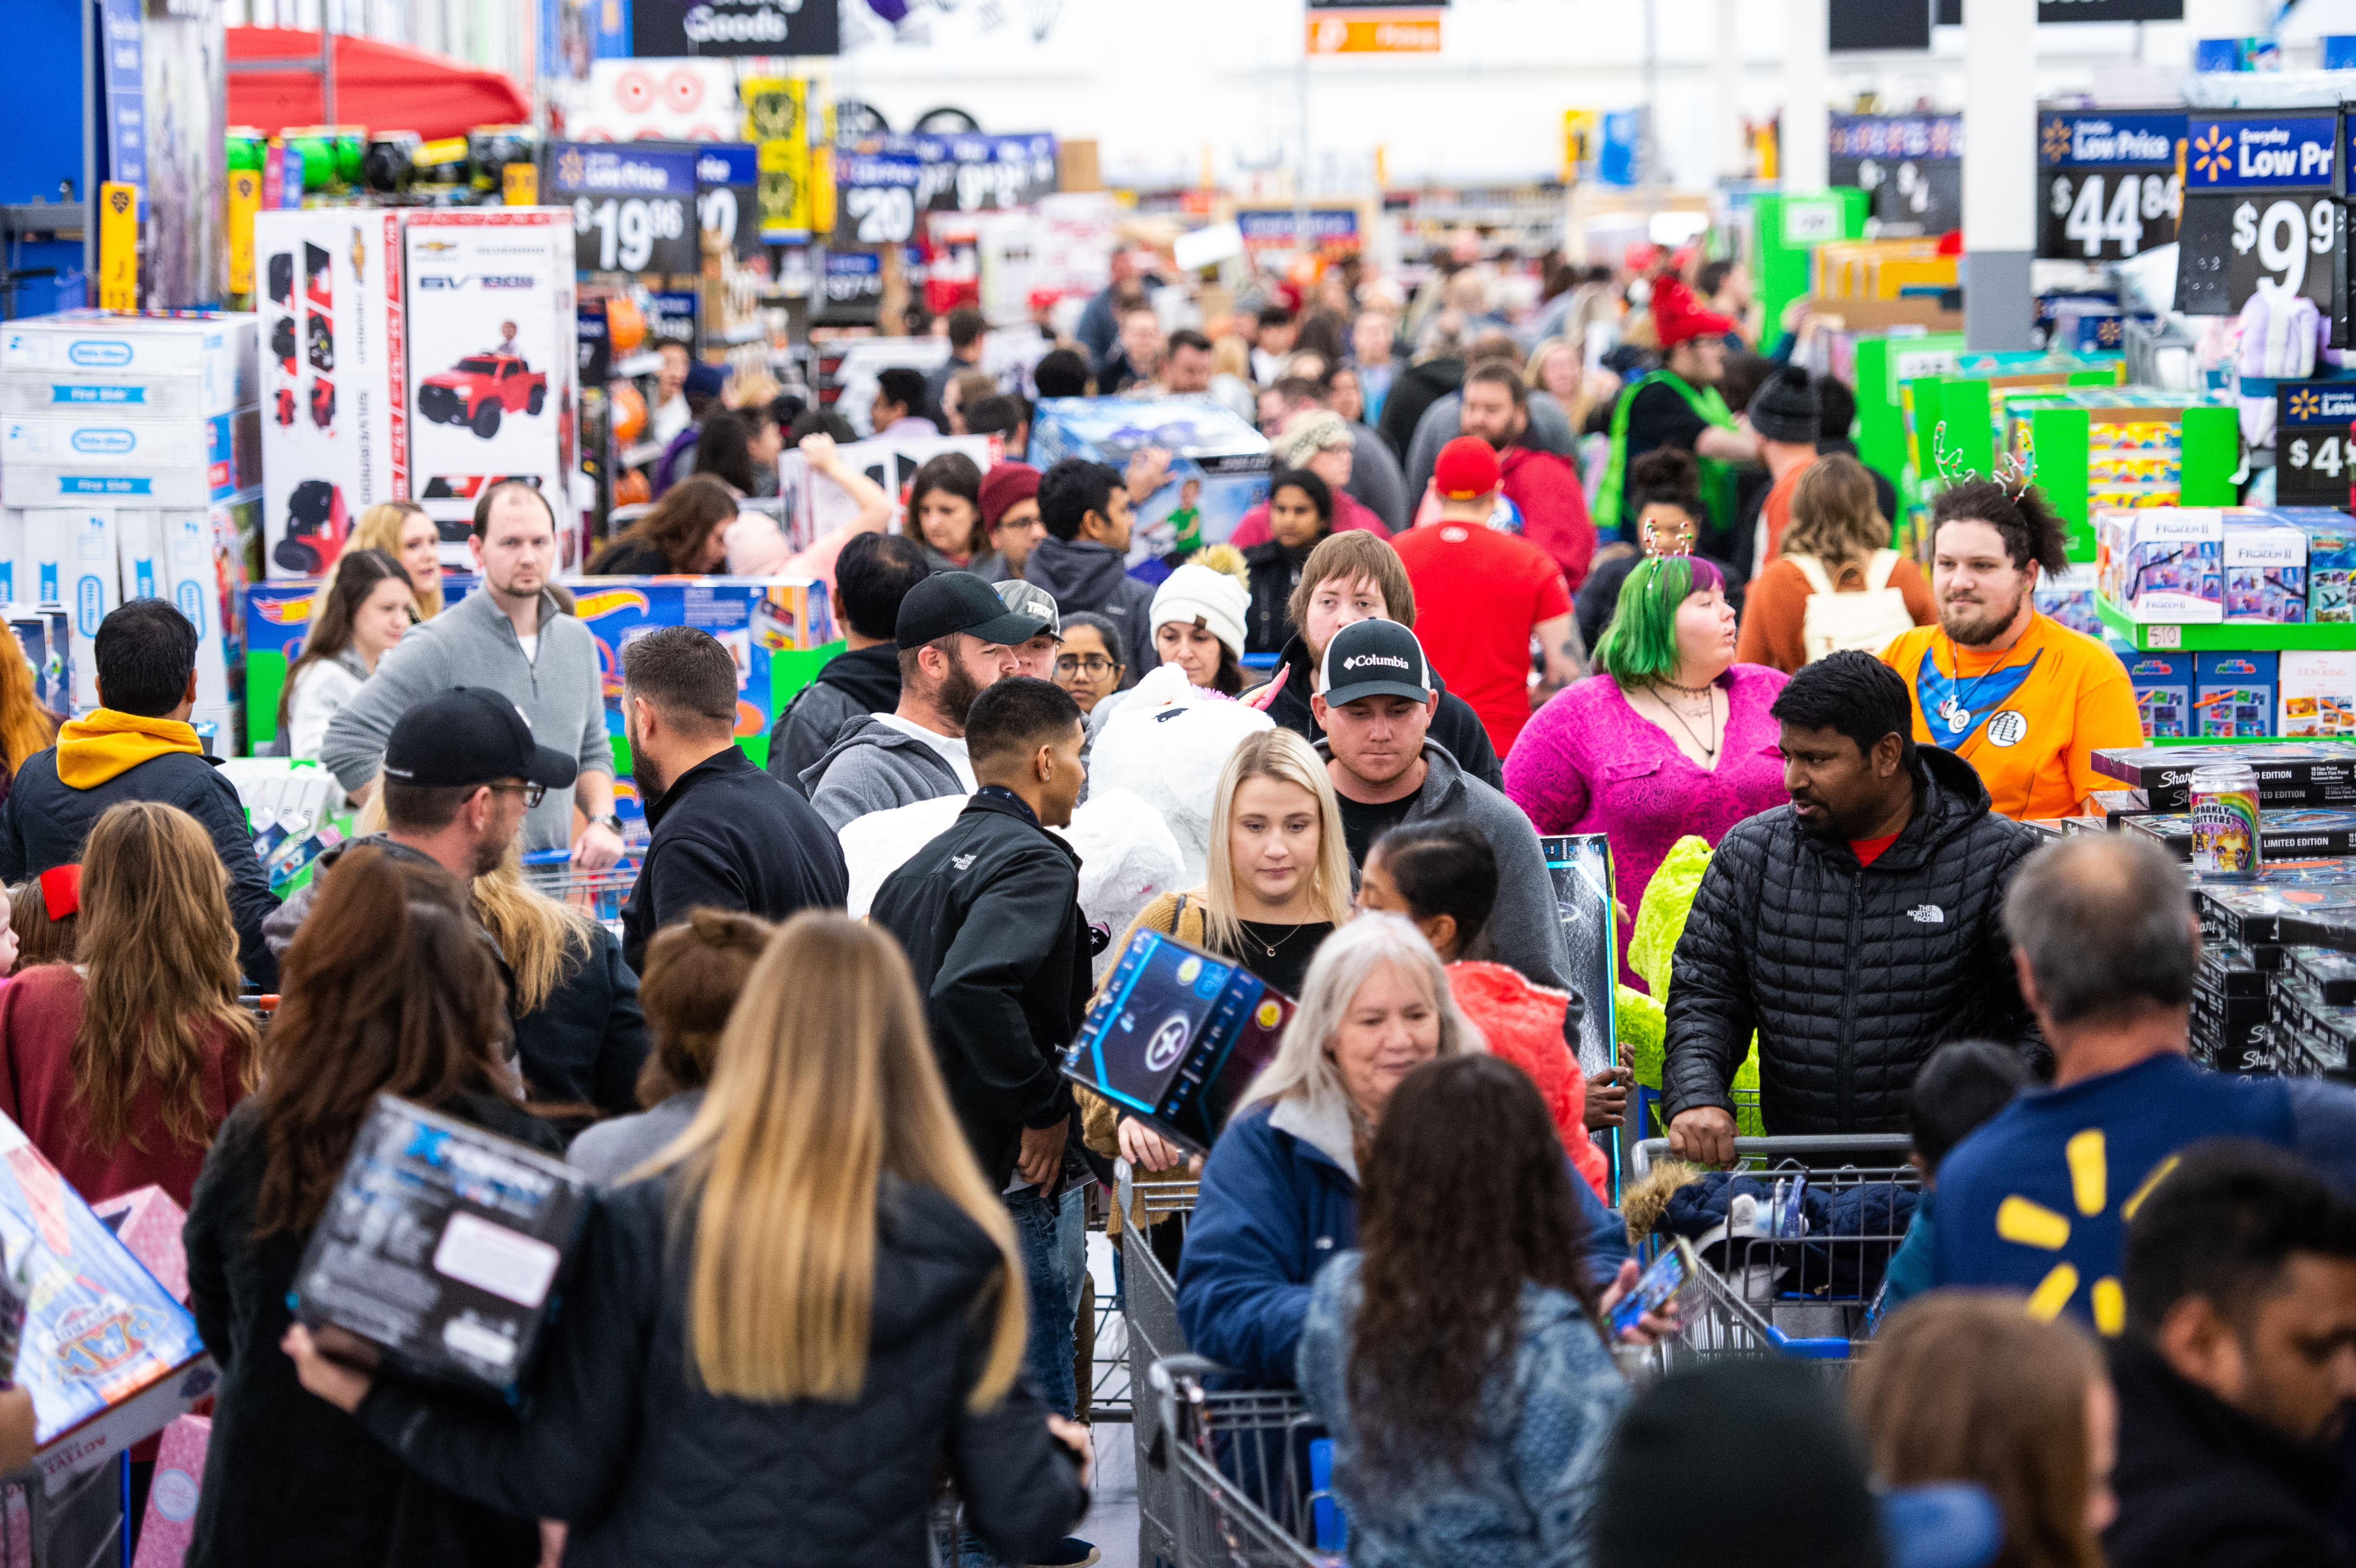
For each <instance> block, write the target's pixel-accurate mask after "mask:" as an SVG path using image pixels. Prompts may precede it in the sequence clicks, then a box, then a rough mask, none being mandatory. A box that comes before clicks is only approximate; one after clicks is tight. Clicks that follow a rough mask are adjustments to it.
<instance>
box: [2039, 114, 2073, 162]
mask: <svg viewBox="0 0 2356 1568" xmlns="http://www.w3.org/2000/svg"><path fill="white" fill-rule="evenodd" d="M2069 155H2070V123H2069V122H2068V121H2067V120H2048V121H2047V122H2046V123H2045V161H2046V162H2047V163H2049V164H2058V163H2060V162H2061V160H2062V159H2063V158H2066V157H2068V156H2069Z"/></svg>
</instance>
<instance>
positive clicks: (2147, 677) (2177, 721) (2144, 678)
mask: <svg viewBox="0 0 2356 1568" xmlns="http://www.w3.org/2000/svg"><path fill="white" fill-rule="evenodd" d="M2119 657H2120V658H2122V659H2123V660H2125V661H2126V667H2127V678H2128V679H2129V680H2130V681H2133V682H2134V683H2135V694H2136V710H2137V711H2138V712H2139V713H2140V714H2141V715H2142V716H2143V738H2144V739H2145V740H2147V741H2181V740H2184V739H2187V738H2188V737H2190V735H2191V734H2192V732H2193V731H2192V678H2193V676H2192V656H2191V655H2190V654H2152V653H2139V654H2121V655H2120V656H2119Z"/></svg>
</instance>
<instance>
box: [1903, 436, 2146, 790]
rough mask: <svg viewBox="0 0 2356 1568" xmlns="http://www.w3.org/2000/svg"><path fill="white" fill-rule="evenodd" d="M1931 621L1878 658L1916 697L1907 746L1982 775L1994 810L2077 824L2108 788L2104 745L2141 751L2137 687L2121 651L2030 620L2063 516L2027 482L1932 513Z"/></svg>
mask: <svg viewBox="0 0 2356 1568" xmlns="http://www.w3.org/2000/svg"><path fill="white" fill-rule="evenodd" d="M1931 523H1932V528H1933V557H1932V563H1931V596H1932V598H1933V599H1934V600H1936V601H1937V603H1938V606H1939V624H1936V625H1933V626H1917V627H1916V628H1914V630H1912V631H1911V632H1908V633H1907V634H1906V635H1903V636H1901V637H1900V638H1898V640H1897V641H1895V642H1893V643H1891V644H1890V646H1889V647H1887V648H1885V649H1883V650H1882V654H1881V657H1882V662H1883V663H1885V664H1887V665H1889V666H1890V668H1892V669H1894V670H1896V671H1897V672H1898V674H1899V676H1900V677H1901V679H1903V680H1904V681H1905V682H1906V684H1907V685H1908V686H1909V687H1910V688H1912V690H1913V694H1914V739H1915V740H1917V741H1931V742H1933V743H1935V744H1937V745H1941V746H1944V747H1947V748H1949V749H1950V750H1952V751H1954V752H1955V754H1956V755H1958V756H1960V757H1962V758H1963V759H1964V760H1965V762H1967V763H1971V764H1972V766H1973V767H1975V768H1976V769H1977V770H1978V771H1979V775H1980V779H1981V782H1982V783H1984V784H1987V791H1988V795H1989V797H1990V798H1991V799H1992V800H1993V801H1994V802H1995V803H1996V809H1997V811H1998V812H2000V813H2002V814H2003V815H2004V816H2010V817H2016V818H2019V819H2021V820H2024V821H2038V820H2051V819H2052V818H2054V817H2060V816H2075V815H2077V814H2078V813H2079V812H2080V811H2081V810H2082V809H2083V806H2082V805H2081V803H2082V802H2083V801H2084V799H2085V798H2086V796H2087V795H2092V794H2093V793H2094V791H2096V790H2098V789H2106V788H2108V787H2110V786H2109V785H2108V784H2107V783H2106V782H2105V781H2104V778H2103V775H2101V774H2100V773H2096V772H2094V752H2097V751H2099V750H2101V749H2103V748H2104V747H2106V746H2140V745H2142V744H2143V723H2142V720H2141V719H2140V717H2139V716H2138V715H2137V713H2136V699H2135V688H2134V687H2133V686H2132V685H2131V684H2129V682H2128V680H2127V672H2126V667H2125V666H2124V665H2122V664H2120V663H2119V660H2118V656H2117V655H2115V654H2114V653H2112V652H2111V650H2110V649H2108V648H2106V647H2104V645H2102V644H2100V643H2098V642H2096V641H2095V640H2094V638H2092V637H2089V636H2087V635H2084V634H2083V633H2079V632H2073V631H2072V630H2071V629H2070V628H2069V627H2067V626H2064V625H2062V624H2060V623H2059V622H2057V621H2053V620H2051V619H2050V618H2048V617H2046V616H2044V615H2040V614H2039V613H2037V603H2036V592H2037V576H2038V573H2039V572H2040V571H2061V570H2062V569H2063V566H2064V565H2065V563H2066V561H2067V560H2068V558H2067V557H2066V556H2065V555H2064V554H2063V552H2062V545H2061V518H2059V517H2056V516H2054V514H2053V508H2052V507H2051V505H2050V504H2048V503H2047V501H2046V499H2045V497H2044V496H2042V495H2041V494H2040V493H2039V492H2038V491H2037V490H2036V488H2035V487H2033V486H2029V485H2024V486H2022V487H2021V488H2020V489H2019V490H2018V491H2015V490H2009V489H2007V488H2006V487H2005V486H2004V485H1997V484H1994V483H1991V482H1989V481H1987V480H1985V479H1980V480H1973V481H1971V482H1970V483H1968V484H1964V485H1955V486H1954V487H1953V488H1952V489H1949V490H1947V491H1945V492H1944V493H1943V494H1942V495H1941V496H1939V498H1938V500H1937V502H1936V503H1934V504H1933V507H1932V509H1931Z"/></svg>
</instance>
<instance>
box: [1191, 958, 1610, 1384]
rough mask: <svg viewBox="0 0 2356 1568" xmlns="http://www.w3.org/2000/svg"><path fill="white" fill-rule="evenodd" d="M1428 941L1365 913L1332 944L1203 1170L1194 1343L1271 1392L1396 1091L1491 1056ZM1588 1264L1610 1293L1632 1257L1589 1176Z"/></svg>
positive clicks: (1585, 1198)
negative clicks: (1422, 1076)
mask: <svg viewBox="0 0 2356 1568" xmlns="http://www.w3.org/2000/svg"><path fill="white" fill-rule="evenodd" d="M1483 1049H1484V1048H1483V1043H1482V1040H1481V1035H1480V1031H1479V1030H1477V1029H1474V1028H1473V1027H1472V1024H1470V1023H1469V1022H1467V1021H1466V1020H1465V1018H1464V1015H1463V1014H1462V1013H1461V1012H1459V1011H1458V1010H1457V1007H1456V1003H1455V1000H1454V998H1453V997H1451V995H1450V992H1449V986H1448V976H1447V974H1446V972H1445V971H1444V970H1443V969H1442V968H1441V966H1440V959H1439V957H1438V955H1435V954H1434V953H1433V952H1432V950H1431V944H1430V943H1428V942H1426V941H1425V940H1424V939H1423V936H1422V933H1419V932H1418V931H1417V930H1416V928H1415V927H1414V926H1413V925H1411V924H1409V923H1408V922H1407V921H1405V920H1403V919H1401V918H1400V917H1398V916H1397V915H1387V914H1363V915H1360V916H1359V917H1358V918H1357V919H1355V920H1354V921H1352V922H1351V923H1349V924H1347V925H1345V926H1344V927H1343V928H1342V929H1341V930H1339V931H1337V932H1335V933H1333V935H1332V936H1330V937H1328V938H1327V939H1326V941H1325V944H1324V945H1323V946H1322V947H1320V948H1319V949H1318V950H1317V956H1316V958H1315V960H1314V961H1313V962H1312V964H1311V965H1310V966H1309V976H1308V979H1307V982H1306V983H1305V984H1304V985H1303V986H1302V987H1301V1005H1300V1008H1299V1009H1298V1010H1297V1011H1295V1012H1294V1014H1293V1016H1292V1022H1291V1024H1290V1027H1288V1028H1287V1029H1286V1030H1285V1034H1284V1040H1283V1042H1282V1043H1281V1044H1280V1046H1279V1048H1278V1050H1277V1055H1276V1060H1275V1061H1272V1062H1270V1063H1269V1066H1268V1068H1267V1069H1266V1070H1265V1071H1264V1072H1261V1074H1260V1075H1259V1077H1258V1079H1256V1080H1254V1081H1253V1083H1252V1085H1251V1087H1250V1088H1249V1089H1248V1090H1247V1091H1246V1092H1245V1094H1244V1098H1243V1101H1242V1104H1240V1105H1239V1106H1238V1107H1237V1111H1236V1114H1235V1115H1234V1117H1233V1118H1232V1119H1231V1120H1230V1121H1229V1122H1228V1123H1227V1125H1226V1129H1225V1130H1224V1131H1223V1132H1222V1133H1221V1134H1220V1135H1219V1139H1218V1142H1217V1144H1216V1145H1215V1146H1214V1147H1213V1148H1212V1150H1211V1156H1210V1158H1209V1159H1208V1161H1206V1162H1205V1165H1204V1167H1203V1177H1202V1187H1201V1189H1200V1191H1199V1192H1198V1193H1197V1195H1196V1198H1195V1202H1194V1220H1193V1221H1192V1222H1191V1223H1190V1224H1189V1226H1188V1228H1187V1232H1186V1248H1185V1253H1184V1255H1183V1259H1182V1260H1181V1263H1180V1266H1179V1272H1178V1323H1179V1327H1180V1328H1182V1329H1183V1331H1184V1333H1185V1336H1186V1344H1187V1348H1188V1349H1192V1350H1193V1351H1194V1352H1195V1353H1196V1354H1198V1355H1203V1356H1207V1357H1209V1358H1210V1359H1211V1360H1215V1361H1217V1362H1219V1363H1220V1364H1221V1365H1223V1366H1226V1367H1227V1368H1229V1369H1231V1370H1233V1371H1236V1372H1237V1373H1240V1374H1242V1375H1243V1376H1245V1377H1247V1378H1249V1379H1251V1380H1252V1381H1256V1382H1259V1383H1264V1384H1269V1385H1275V1386H1288V1387H1289V1386H1290V1385H1291V1384H1292V1382H1293V1359H1294V1354H1295V1352H1296V1350H1297V1349H1298V1348H1299V1346H1300V1342H1301V1326H1302V1322H1303V1320H1304V1318H1305V1317H1307V1314H1308V1311H1309V1296H1310V1289H1311V1286H1312V1285H1313V1284H1314V1283H1315V1281H1316V1278H1317V1275H1318V1274H1319V1272H1320V1271H1322V1270H1323V1268H1324V1267H1325V1265H1326V1264H1329V1263H1332V1262H1333V1259H1334V1258H1335V1257H1337V1256H1339V1255H1340V1254H1341V1253H1344V1252H1345V1251H1347V1250H1349V1249H1350V1248H1352V1247H1355V1245H1356V1244H1357V1231H1358V1168H1359V1160H1360V1157H1361V1155H1362V1153H1363V1151H1364V1150H1365V1149H1366V1148H1367V1147H1369V1144H1370V1141H1371V1139H1372V1138H1373V1136H1374V1132H1375V1129H1376V1126H1377V1125H1380V1123H1381V1121H1382V1116H1383V1108H1384V1106H1385V1105H1387V1104H1388V1103H1389V1100H1390V1095H1391V1091H1392V1090H1393V1089H1395V1088H1397V1087H1398V1083H1399V1081H1400V1080H1401V1079H1403V1078H1405V1077H1406V1076H1407V1075H1408V1073H1410V1072H1414V1071H1415V1070H1416V1069H1417V1068H1419V1067H1420V1066H1422V1065H1423V1064H1424V1063H1425V1062H1427V1061H1432V1060H1433V1059H1435V1058H1437V1057H1442V1056H1455V1055H1460V1054H1462V1053H1464V1052H1468V1051H1482V1050H1483ZM1572 1185H1573V1186H1574V1187H1575V1188H1576V1189H1578V1198H1579V1200H1580V1208H1581V1217H1582V1218H1583V1219H1584V1220H1585V1221H1586V1222H1587V1225H1588V1229H1589V1234H1588V1238H1587V1263H1588V1265H1589V1267H1590V1271H1591V1272H1592V1273H1593V1274H1594V1275H1595V1278H1596V1282H1597V1284H1598V1285H1603V1284H1606V1283H1610V1282H1613V1281H1614V1280H1615V1279H1616V1277H1617V1276H1618V1275H1619V1274H1620V1265H1621V1264H1622V1263H1623V1262H1624V1261H1626V1259H1627V1257H1628V1241H1627V1235H1626V1232H1625V1230H1624V1229H1623V1227H1622V1223H1621V1221H1620V1217H1619V1216H1618V1215H1617V1214H1614V1213H1613V1212H1612V1211H1610V1210H1609V1209H1606V1208H1604V1207H1603V1205H1602V1204H1601V1202H1600V1201H1598V1200H1597V1199H1596V1198H1595V1195H1594V1193H1593V1192H1592V1191H1591V1190H1590V1189H1589V1188H1588V1186H1587V1184H1586V1183H1585V1182H1584V1181H1578V1182H1574V1183H1572Z"/></svg>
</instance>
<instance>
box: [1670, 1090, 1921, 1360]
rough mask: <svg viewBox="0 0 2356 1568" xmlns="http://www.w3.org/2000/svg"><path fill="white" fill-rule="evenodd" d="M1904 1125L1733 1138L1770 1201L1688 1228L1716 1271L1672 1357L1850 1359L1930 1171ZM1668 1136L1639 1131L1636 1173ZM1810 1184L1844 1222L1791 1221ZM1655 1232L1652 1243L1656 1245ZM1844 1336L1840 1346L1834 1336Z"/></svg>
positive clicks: (1738, 1155)
mask: <svg viewBox="0 0 2356 1568" xmlns="http://www.w3.org/2000/svg"><path fill="white" fill-rule="evenodd" d="M1908 1147H1910V1140H1909V1139H1908V1138H1907V1136H1906V1135H1904V1134H1902V1133H1889V1134H1878V1133H1874V1134H1869V1133H1858V1134H1837V1135H1827V1136H1809V1137H1780V1138H1737V1139H1735V1140H1734V1154H1735V1165H1734V1168H1735V1170H1736V1171H1737V1172H1738V1173H1740V1174H1741V1175H1745V1176H1749V1177H1751V1178H1752V1179H1754V1180H1755V1181H1757V1182H1758V1184H1759V1186H1760V1188H1761V1189H1762V1193H1763V1194H1764V1196H1765V1201H1763V1202H1762V1203H1761V1204H1759V1205H1757V1206H1756V1207H1755V1208H1754V1209H1753V1210H1752V1211H1751V1212H1750V1213H1749V1214H1748V1216H1747V1222H1746V1223H1738V1222H1737V1221H1735V1220H1734V1218H1733V1217H1732V1216H1730V1220H1729V1222H1728V1223H1727V1224H1726V1225H1724V1226H1722V1227H1720V1228H1719V1229H1718V1230H1714V1231H1712V1232H1706V1233H1705V1234H1703V1235H1701V1236H1697V1237H1694V1238H1692V1240H1693V1242H1694V1245H1695V1249H1696V1250H1697V1252H1698V1253H1700V1254H1701V1256H1702V1260H1703V1262H1704V1263H1705V1264H1707V1265H1708V1273H1709V1276H1710V1277H1708V1278H1707V1279H1704V1280H1702V1281H1700V1282H1698V1287H1697V1291H1696V1294H1695V1296H1694V1297H1693V1298H1689V1305H1688V1306H1687V1309H1686V1310H1687V1324H1688V1327H1687V1332H1686V1334H1685V1335H1684V1336H1682V1337H1681V1339H1680V1341H1679V1343H1678V1344H1677V1345H1676V1346H1674V1347H1670V1348H1669V1350H1670V1353H1669V1354H1668V1355H1667V1356H1665V1358H1664V1359H1665V1361H1667V1362H1669V1363H1671V1364H1674V1362H1675V1360H1676V1359H1677V1357H1678V1356H1681V1355H1682V1356H1700V1357H1708V1356H1730V1355H1767V1354H1779V1355H1801V1356H1805V1357H1807V1358H1809V1359H1812V1360H1835V1361H1837V1360H1845V1359H1846V1357H1847V1352H1848V1347H1849V1345H1850V1343H1851V1342H1852V1341H1856V1340H1859V1339H1867V1338H1869V1337H1870V1328H1869V1321H1868V1319H1869V1309H1870V1307H1871V1306H1872V1296H1873V1295H1874V1294H1875V1290H1876V1288H1877V1287H1878V1285H1879V1279H1880V1275H1881V1272H1882V1270H1883V1268H1884V1267H1885V1266H1886V1265H1887V1264H1888V1263H1889V1260H1890V1254H1891V1253H1895V1252H1896V1251H1897V1250H1898V1247H1899V1244H1900V1243H1901V1242H1903V1241H1904V1240H1905V1232H1906V1227H1907V1225H1908V1224H1909V1223H1910V1222H1911V1221H1912V1205H1911V1203H1909V1202H1907V1201H1906V1200H1904V1198H1903V1197H1902V1196H1901V1195H1902V1194H1907V1193H1914V1192H1919V1191H1920V1189H1921V1187H1922V1179H1921V1177H1920V1176H1919V1175H1918V1174H1917V1173H1916V1171H1915V1170H1914V1168H1913V1167H1912V1166H1911V1165H1909V1164H1907V1163H1906V1151H1907V1149H1908ZM1668 1152H1669V1147H1668V1140H1667V1139H1665V1138H1646V1139H1644V1140H1643V1141H1641V1142H1639V1143H1638V1144H1637V1145H1636V1146H1635V1148H1634V1150H1633V1155H1632V1157H1631V1159H1630V1168H1631V1169H1632V1171H1633V1173H1634V1177H1635V1178H1636V1179H1642V1178H1643V1177H1644V1174H1645V1173H1646V1172H1647V1171H1649V1170H1650V1169H1651V1168H1652V1167H1653V1166H1654V1165H1655V1164H1656V1163H1658V1162H1659V1161H1661V1160H1663V1159H1665V1158H1667V1157H1668ZM1804 1194H1813V1195H1814V1196H1815V1198H1817V1199H1820V1200H1822V1203H1821V1205H1820V1210H1829V1211H1833V1212H1836V1213H1837V1214H1839V1215H1840V1216H1842V1221H1841V1223H1840V1225H1839V1226H1838V1227H1837V1228H1827V1227H1825V1226H1822V1225H1816V1224H1810V1223H1804V1222H1795V1218H1796V1216H1797V1215H1798V1214H1799V1213H1800V1212H1801V1211H1802V1210H1803V1208H1804V1202H1805V1200H1804V1196H1803V1195H1804ZM1658 1248H1659V1241H1658V1239H1657V1238H1655V1239H1653V1240H1651V1241H1649V1242H1648V1243H1647V1244H1646V1247H1645V1252H1646V1253H1647V1257H1648V1260H1649V1255H1650V1254H1651V1253H1655V1252H1657V1251H1658ZM1835 1346H1837V1347H1839V1349H1838V1350H1837V1352H1836V1350H1835V1349H1834V1347H1835Z"/></svg>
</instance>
